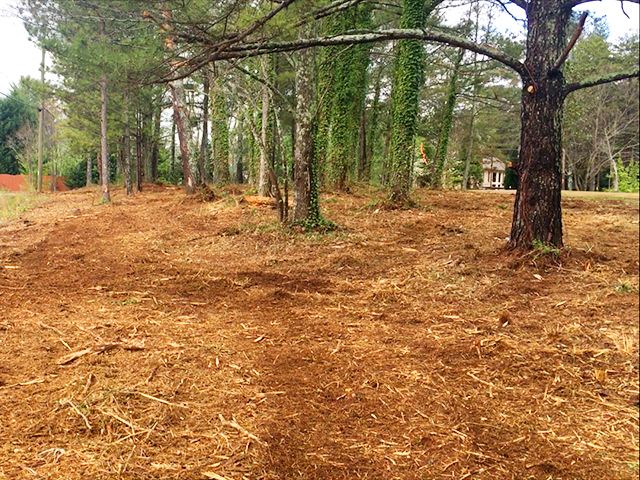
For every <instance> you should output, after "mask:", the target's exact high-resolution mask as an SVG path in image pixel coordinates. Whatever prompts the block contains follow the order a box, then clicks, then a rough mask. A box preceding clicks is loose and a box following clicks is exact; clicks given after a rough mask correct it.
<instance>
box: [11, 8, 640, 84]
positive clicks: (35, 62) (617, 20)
mask: <svg viewBox="0 0 640 480" xmlns="http://www.w3.org/2000/svg"><path fill="white" fill-rule="evenodd" d="M101 1H108V0H101ZM16 3H17V0H0V45H1V47H0V93H4V94H6V93H8V92H9V91H10V89H11V84H14V83H16V82H17V81H18V80H19V79H20V77H21V76H27V75H28V76H32V77H36V78H37V77H39V72H38V67H39V64H40V55H41V54H40V52H39V50H38V48H37V47H36V46H35V45H34V44H33V43H30V42H29V37H28V35H27V32H26V30H25V29H24V26H23V25H22V22H21V21H20V20H19V19H18V18H16V17H15V16H14V14H15V5H16ZM584 9H587V10H590V11H592V12H593V13H594V14H595V15H598V16H603V15H605V16H606V17H607V21H608V23H609V30H610V32H611V37H612V39H617V38H620V37H624V36H627V35H629V34H632V33H637V32H638V5H636V4H631V3H629V2H625V10H626V12H627V13H628V14H629V16H630V17H631V18H630V19H629V18H627V17H626V16H625V15H624V14H623V13H622V10H621V8H620V2H619V1H618V0H602V1H595V2H590V3H588V4H587V5H585V7H584ZM517 10H518V9H514V13H517ZM501 21H502V22H503V26H504V28H505V29H506V28H511V27H513V21H511V20H510V19H509V18H508V17H507V16H506V15H505V16H503V17H501Z"/></svg>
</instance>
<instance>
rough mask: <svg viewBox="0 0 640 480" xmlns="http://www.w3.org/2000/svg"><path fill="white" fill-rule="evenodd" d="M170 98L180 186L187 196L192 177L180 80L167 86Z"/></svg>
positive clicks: (192, 185)
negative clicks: (179, 167) (180, 167)
mask: <svg viewBox="0 0 640 480" xmlns="http://www.w3.org/2000/svg"><path fill="white" fill-rule="evenodd" d="M169 89H170V90H171V97H172V99H173V120H174V122H175V125H176V129H177V131H178V143H179V145H180V159H181V161H182V184H183V185H184V190H185V192H186V193H187V194H192V193H193V191H194V187H195V185H194V182H193V175H192V173H191V166H190V165H189V143H188V142H189V139H188V136H187V129H186V125H185V123H186V121H187V119H186V116H185V111H184V88H183V85H182V80H177V81H175V82H171V83H170V84H169Z"/></svg>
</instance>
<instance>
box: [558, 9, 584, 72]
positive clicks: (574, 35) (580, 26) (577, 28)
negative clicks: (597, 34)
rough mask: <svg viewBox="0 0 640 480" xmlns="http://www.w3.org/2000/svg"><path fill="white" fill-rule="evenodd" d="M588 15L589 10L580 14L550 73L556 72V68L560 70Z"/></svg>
mask: <svg viewBox="0 0 640 480" xmlns="http://www.w3.org/2000/svg"><path fill="white" fill-rule="evenodd" d="M588 16H589V12H583V13H582V15H580V20H579V21H578V26H577V27H576V30H575V32H573V35H572V36H571V40H569V43H567V46H566V47H565V49H564V51H563V52H562V55H560V56H559V57H558V59H557V60H556V63H554V64H553V67H551V72H550V73H553V72H557V71H558V70H560V67H562V65H563V64H564V62H566V61H567V57H568V56H569V53H571V50H572V49H573V47H574V46H575V44H576V42H577V41H578V38H580V35H581V34H582V30H583V29H584V22H586V21H587V17H588Z"/></svg>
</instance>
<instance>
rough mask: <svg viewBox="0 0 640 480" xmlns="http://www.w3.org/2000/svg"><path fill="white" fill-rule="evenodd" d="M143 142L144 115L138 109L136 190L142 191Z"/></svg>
mask: <svg viewBox="0 0 640 480" xmlns="http://www.w3.org/2000/svg"><path fill="white" fill-rule="evenodd" d="M142 142H143V117H142V112H140V111H138V113H137V115H136V192H141V191H142V182H143V181H144V164H143V156H142V153H143V152H142Z"/></svg>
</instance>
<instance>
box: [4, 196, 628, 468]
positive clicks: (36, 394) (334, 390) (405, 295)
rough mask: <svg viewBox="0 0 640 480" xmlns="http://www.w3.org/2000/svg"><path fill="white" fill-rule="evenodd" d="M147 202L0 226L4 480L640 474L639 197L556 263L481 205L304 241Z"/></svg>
mask: <svg viewBox="0 0 640 480" xmlns="http://www.w3.org/2000/svg"><path fill="white" fill-rule="evenodd" d="M146 190H147V191H146V192H145V193H143V194H140V195H138V196H136V197H133V198H125V197H124V196H123V195H122V194H121V193H120V192H117V193H116V195H115V196H114V203H113V205H98V203H97V200H96V198H97V197H96V196H95V192H90V191H80V192H77V191H76V192H68V193H62V194H58V195H57V196H55V197H54V196H51V197H50V198H49V199H48V200H46V201H45V202H43V203H42V204H41V205H40V206H38V207H37V208H35V209H34V210H32V211H30V212H28V213H26V214H24V215H23V216H22V217H21V218H20V219H18V220H15V221H12V222H11V223H8V224H4V225H1V226H0V478H2V479H5V478H6V479H21V478H47V479H65V480H74V479H114V478H121V479H136V480H141V479H206V478H213V479H217V480H220V479H229V480H240V479H264V480H275V479H331V480H338V479H345V480H346V479H376V480H378V479H466V478H470V479H471V478H473V479H519V480H520V479H585V480H586V479H593V480H596V479H597V480H601V479H605V478H607V479H632V478H637V476H638V205H637V204H635V205H634V204H629V203H622V202H616V201H611V200H607V201H593V200H581V199H569V200H566V201H565V205H564V206H565V228H566V243H567V245H568V247H569V248H568V249H567V251H563V252H562V254H561V255H560V256H559V257H554V255H553V253H547V254H543V253H542V252H540V251H537V252H534V253H532V254H530V255H525V256H523V255H516V254H514V253H510V252H507V251H505V250H504V245H505V237H507V235H508V232H509V224H510V215H511V202H512V198H511V197H508V196H505V195H503V194H497V193H479V192H475V193H474V192H470V193H461V192H447V193H437V192H420V193H419V194H418V198H419V200H420V205H421V207H419V208H416V209H412V210H406V211H387V210H383V209H376V207H375V206H373V207H372V206H371V205H372V202H371V197H370V196H369V195H365V194H353V195H349V196H327V197H325V198H324V203H323V205H324V208H325V212H326V215H327V217H329V218H331V219H332V220H334V221H336V222H337V223H338V224H339V225H340V226H341V227H342V228H341V229H340V230H338V231H336V232H333V233H330V234H323V235H319V234H316V235H310V234H305V233H302V232H299V231H292V230H286V229H282V228H280V227H279V225H278V224H277V222H276V214H275V211H273V210H271V209H269V208H264V207H253V206H250V205H246V204H243V203H240V202H239V199H240V196H239V195H237V192H235V194H227V195H226V196H225V197H223V198H222V199H219V200H216V201H214V202H211V203H201V202H197V201H195V200H192V199H186V198H185V197H184V196H183V194H182V193H181V192H180V191H179V190H178V189H171V188H160V187H151V186H149V187H147V189H146ZM74 353H75V354H74ZM72 354H74V355H72Z"/></svg>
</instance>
